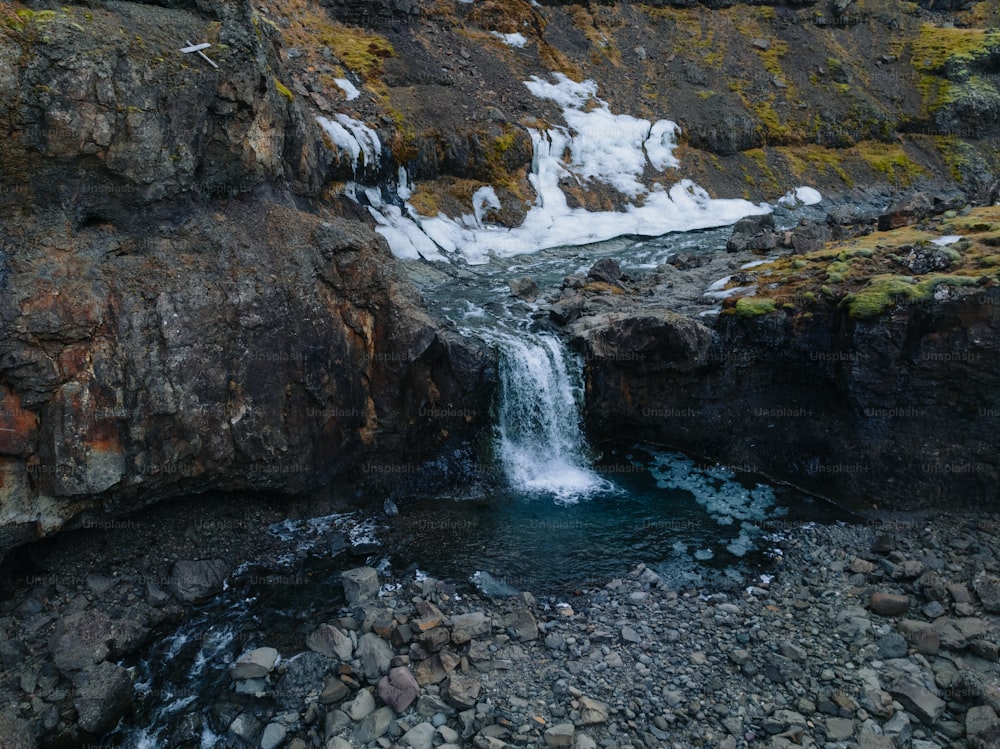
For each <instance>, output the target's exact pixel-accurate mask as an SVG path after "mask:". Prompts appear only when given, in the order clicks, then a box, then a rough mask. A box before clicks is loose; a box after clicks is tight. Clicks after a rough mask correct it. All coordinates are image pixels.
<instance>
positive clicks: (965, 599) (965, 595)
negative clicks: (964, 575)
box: [947, 583, 972, 603]
mask: <svg viewBox="0 0 1000 749" xmlns="http://www.w3.org/2000/svg"><path fill="white" fill-rule="evenodd" d="M947 588H948V595H950V596H951V600H952V601H954V602H955V603H972V593H970V592H969V589H968V588H966V587H965V586H964V585H962V584H961V583H952V584H951V585H949V586H947Z"/></svg>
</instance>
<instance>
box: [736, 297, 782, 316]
mask: <svg viewBox="0 0 1000 749" xmlns="http://www.w3.org/2000/svg"><path fill="white" fill-rule="evenodd" d="M776 309H777V307H776V306H775V304H774V300H773V299H762V298H760V297H753V296H745V297H742V298H740V299H738V300H737V301H736V314H737V315H739V316H740V317H759V316H760V315H766V314H767V313H769V312H774V311H775V310H776Z"/></svg>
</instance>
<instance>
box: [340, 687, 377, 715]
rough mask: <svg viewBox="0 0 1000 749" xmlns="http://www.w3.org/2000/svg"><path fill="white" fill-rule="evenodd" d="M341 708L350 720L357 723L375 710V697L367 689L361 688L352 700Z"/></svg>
mask: <svg viewBox="0 0 1000 749" xmlns="http://www.w3.org/2000/svg"><path fill="white" fill-rule="evenodd" d="M343 710H344V712H345V713H346V714H347V716H348V717H349V718H350V719H351V720H353V721H354V722H355V723H357V722H358V721H362V720H364V719H365V718H367V717H368V716H369V715H371V714H372V713H373V712H374V711H375V698H374V697H373V696H372V693H371V692H370V691H369V690H367V689H362V690H360V691H359V692H358V693H357V694H356V695H355V697H354V699H353V700H351V701H350V702H348V703H347V704H346V705H344V706H343Z"/></svg>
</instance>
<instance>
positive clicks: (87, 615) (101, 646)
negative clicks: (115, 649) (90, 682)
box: [49, 609, 112, 671]
mask: <svg viewBox="0 0 1000 749" xmlns="http://www.w3.org/2000/svg"><path fill="white" fill-rule="evenodd" d="M111 627H112V622H111V619H110V618H109V617H108V615H107V614H105V613H104V612H103V611H99V610H97V609H86V610H84V611H80V612H77V613H75V614H70V615H69V616H65V617H63V618H61V619H60V620H59V621H58V622H56V626H55V629H54V630H53V631H52V635H51V636H50V637H49V650H50V651H51V653H52V661H53V663H55V665H56V667H57V668H59V669H60V670H62V671H75V670H79V669H82V668H87V667H89V666H92V665H94V664H95V663H98V662H100V661H103V660H104V659H105V658H107V657H108V656H109V655H110V653H111V649H110V647H109V640H110V637H111Z"/></svg>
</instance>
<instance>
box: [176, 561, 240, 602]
mask: <svg viewBox="0 0 1000 749" xmlns="http://www.w3.org/2000/svg"><path fill="white" fill-rule="evenodd" d="M228 574H229V565H227V564H226V563H225V562H224V561H222V560H221V559H206V560H182V561H179V562H174V566H173V567H172V568H171V570H170V579H169V580H168V581H167V588H168V589H169V590H170V592H171V593H173V594H174V596H175V597H176V598H177V600H178V601H181V602H182V603H196V602H198V601H203V600H205V599H206V598H210V597H211V596H213V595H215V594H216V593H219V592H220V591H221V590H222V582H223V580H225V579H226V575H228Z"/></svg>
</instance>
